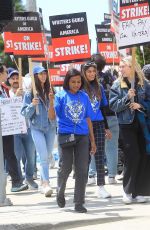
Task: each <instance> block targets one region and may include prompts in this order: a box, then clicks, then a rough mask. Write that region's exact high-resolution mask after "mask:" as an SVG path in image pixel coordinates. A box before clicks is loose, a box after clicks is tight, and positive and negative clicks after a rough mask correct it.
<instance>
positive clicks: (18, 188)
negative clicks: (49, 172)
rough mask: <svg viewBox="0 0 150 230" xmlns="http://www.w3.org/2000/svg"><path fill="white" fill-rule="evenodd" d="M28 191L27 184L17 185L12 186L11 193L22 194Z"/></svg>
mask: <svg viewBox="0 0 150 230" xmlns="http://www.w3.org/2000/svg"><path fill="white" fill-rule="evenodd" d="M27 189H28V185H27V184H22V183H16V184H13V185H12V188H11V192H21V191H24V190H27Z"/></svg>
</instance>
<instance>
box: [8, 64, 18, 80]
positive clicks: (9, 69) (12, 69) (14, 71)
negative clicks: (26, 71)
mask: <svg viewBox="0 0 150 230" xmlns="http://www.w3.org/2000/svg"><path fill="white" fill-rule="evenodd" d="M7 70H8V78H11V77H12V76H13V75H15V74H17V75H19V72H18V70H16V69H14V68H11V67H10V68H8V69H7Z"/></svg>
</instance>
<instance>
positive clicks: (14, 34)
mask: <svg viewBox="0 0 150 230" xmlns="http://www.w3.org/2000/svg"><path fill="white" fill-rule="evenodd" d="M4 44H5V52H6V53H13V54H14V55H19V56H21V55H23V56H43V55H44V44H43V34H42V31H41V23H40V18H39V14H38V13H37V12H16V13H15V14H14V19H13V21H12V22H11V23H10V24H8V26H7V27H6V28H5V31H4Z"/></svg>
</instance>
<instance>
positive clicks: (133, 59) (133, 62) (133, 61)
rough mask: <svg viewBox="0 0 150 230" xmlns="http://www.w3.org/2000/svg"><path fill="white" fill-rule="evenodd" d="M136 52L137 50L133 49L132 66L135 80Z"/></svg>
mask: <svg viewBox="0 0 150 230" xmlns="http://www.w3.org/2000/svg"><path fill="white" fill-rule="evenodd" d="M135 52H136V48H135V47H132V66H131V74H132V78H134V75H135Z"/></svg>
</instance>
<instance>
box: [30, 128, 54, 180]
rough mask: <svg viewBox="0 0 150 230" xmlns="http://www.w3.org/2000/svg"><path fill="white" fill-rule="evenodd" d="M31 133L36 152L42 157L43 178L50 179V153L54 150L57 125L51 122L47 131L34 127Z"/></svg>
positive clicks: (41, 173) (41, 170)
mask: <svg viewBox="0 0 150 230" xmlns="http://www.w3.org/2000/svg"><path fill="white" fill-rule="evenodd" d="M54 131H55V132H54ZM31 133H32V138H33V141H34V144H35V148H36V152H37V154H38V155H39V158H40V175H41V180H43V181H49V155H50V153H51V152H52V148H53V140H54V137H55V134H56V127H55V125H54V124H53V125H52V124H50V125H49V127H48V129H46V130H45V131H41V130H38V129H34V128H32V129H31Z"/></svg>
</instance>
